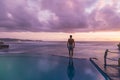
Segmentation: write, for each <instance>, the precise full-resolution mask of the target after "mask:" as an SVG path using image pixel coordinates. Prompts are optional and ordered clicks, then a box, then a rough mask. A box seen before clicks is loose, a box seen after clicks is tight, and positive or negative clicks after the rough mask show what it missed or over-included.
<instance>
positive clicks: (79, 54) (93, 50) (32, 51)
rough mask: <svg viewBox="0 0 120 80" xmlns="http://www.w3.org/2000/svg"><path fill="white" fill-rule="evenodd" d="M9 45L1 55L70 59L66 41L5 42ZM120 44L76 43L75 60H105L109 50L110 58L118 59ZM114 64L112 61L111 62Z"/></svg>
mask: <svg viewBox="0 0 120 80" xmlns="http://www.w3.org/2000/svg"><path fill="white" fill-rule="evenodd" d="M5 44H9V46H10V47H9V49H1V50H0V54H2V55H11V54H27V55H41V54H45V55H58V56H66V57H68V56H69V55H68V49H67V44H66V42H65V41H41V42H35V41H33V42H32V41H22V42H5ZM117 44H118V42H102V41H101V42H100V41H96V42H94V41H80V42H76V43H75V48H74V55H73V57H74V58H86V59H89V58H91V57H92V58H93V57H95V58H98V59H102V60H103V56H104V52H105V50H106V49H109V51H111V52H115V53H108V57H109V58H111V59H116V60H117V59H118V58H119V57H120V55H119V54H120V53H119V50H118V47H117ZM111 62H112V61H111Z"/></svg>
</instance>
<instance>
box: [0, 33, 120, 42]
mask: <svg viewBox="0 0 120 80" xmlns="http://www.w3.org/2000/svg"><path fill="white" fill-rule="evenodd" d="M1 34H2V35H0V37H2V38H6V37H8V38H19V39H32V40H44V41H66V40H67V39H68V38H69V35H70V33H62V32H60V33H57V32H54V33H53V32H52V33H51V32H11V33H8V32H1ZM71 34H72V35H73V38H74V39H75V40H76V41H120V37H119V36H120V32H82V33H71ZM3 35H4V36H3Z"/></svg>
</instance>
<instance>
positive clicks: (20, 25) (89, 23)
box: [0, 0, 120, 41]
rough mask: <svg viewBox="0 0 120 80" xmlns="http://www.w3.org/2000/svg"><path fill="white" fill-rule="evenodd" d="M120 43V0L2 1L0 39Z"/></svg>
mask: <svg viewBox="0 0 120 80" xmlns="http://www.w3.org/2000/svg"><path fill="white" fill-rule="evenodd" d="M70 34H72V35H73V37H74V38H75V39H76V40H78V41H81V40H82V41H93V40H95V41H99V40H100V41H120V38H119V37H120V0H0V38H19V39H33V40H46V41H49V40H52V41H55V40H58V41H59V40H63V41H64V40H66V39H68V37H69V35H70Z"/></svg>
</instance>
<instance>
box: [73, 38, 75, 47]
mask: <svg viewBox="0 0 120 80" xmlns="http://www.w3.org/2000/svg"><path fill="white" fill-rule="evenodd" d="M73 47H75V41H74V39H73Z"/></svg>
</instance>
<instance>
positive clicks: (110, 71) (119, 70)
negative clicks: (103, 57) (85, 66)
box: [90, 58, 120, 80]
mask: <svg viewBox="0 0 120 80" xmlns="http://www.w3.org/2000/svg"><path fill="white" fill-rule="evenodd" d="M90 60H92V61H93V62H94V63H95V64H96V65H97V66H98V67H99V68H100V69H101V70H102V71H103V72H104V73H105V74H106V75H108V76H109V78H110V80H120V67H118V65H115V64H107V65H106V66H104V64H103V63H101V61H100V60H99V59H95V58H91V59H90ZM108 63H109V62H108Z"/></svg>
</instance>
